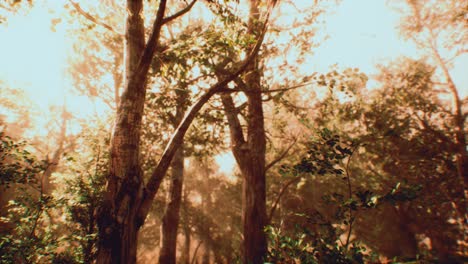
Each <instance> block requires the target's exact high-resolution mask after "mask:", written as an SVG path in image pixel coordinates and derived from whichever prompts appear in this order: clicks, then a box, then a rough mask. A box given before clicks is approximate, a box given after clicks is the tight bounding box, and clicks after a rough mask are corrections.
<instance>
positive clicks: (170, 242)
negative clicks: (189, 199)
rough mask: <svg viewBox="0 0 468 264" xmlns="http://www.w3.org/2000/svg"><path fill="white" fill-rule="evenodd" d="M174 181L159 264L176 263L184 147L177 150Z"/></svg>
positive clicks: (164, 226)
mask: <svg viewBox="0 0 468 264" xmlns="http://www.w3.org/2000/svg"><path fill="white" fill-rule="evenodd" d="M171 168H172V179H171V185H170V188H169V196H170V197H169V203H168V204H167V207H166V212H165V213H164V216H163V219H162V225H161V250H160V252H159V263H168V264H169V263H176V246H177V228H178V226H179V209H180V203H181V200H182V187H183V181H184V151H183V145H182V146H180V147H179V149H178V150H177V152H176V154H175V156H174V159H173V160H172V165H171Z"/></svg>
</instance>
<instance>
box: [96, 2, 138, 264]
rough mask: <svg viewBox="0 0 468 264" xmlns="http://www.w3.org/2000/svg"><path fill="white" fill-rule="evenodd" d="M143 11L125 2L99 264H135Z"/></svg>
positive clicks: (100, 211) (101, 211)
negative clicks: (121, 75) (121, 73)
mask: <svg viewBox="0 0 468 264" xmlns="http://www.w3.org/2000/svg"><path fill="white" fill-rule="evenodd" d="M142 9H143V1H142V0H139V1H132V0H128V2H127V12H128V16H127V22H126V33H125V44H126V58H125V61H126V75H125V91H124V93H123V94H122V98H121V101H120V105H119V108H118V110H117V118H116V121H115V126H114V129H113V135H112V138H111V148H110V168H109V176H108V179H107V187H106V192H105V194H104V202H103V203H104V204H103V205H102V207H101V208H100V210H99V212H98V226H99V246H98V254H97V263H125V264H127V263H129V264H132V263H136V247H137V240H138V230H139V228H140V226H141V224H142V221H141V220H139V219H136V218H137V217H136V215H137V210H138V205H139V204H140V203H141V200H142V199H143V181H142V176H143V175H142V171H141V168H140V161H139V154H140V153H139V147H140V130H141V122H142V116H143V106H144V102H145V92H146V74H145V75H144V76H143V78H138V79H136V78H135V76H136V71H137V69H138V64H139V60H140V57H141V56H142V54H143V51H144V48H145V35H144V25H143V19H142V17H141V13H142Z"/></svg>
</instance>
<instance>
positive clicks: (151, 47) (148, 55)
mask: <svg viewBox="0 0 468 264" xmlns="http://www.w3.org/2000/svg"><path fill="white" fill-rule="evenodd" d="M166 3H167V0H161V1H160V2H159V8H158V12H157V13H156V19H155V20H154V23H153V30H152V31H151V34H150V37H149V38H148V42H147V43H146V47H145V50H144V51H143V55H142V56H141V58H140V62H139V63H138V67H137V69H136V71H135V74H134V76H132V77H133V78H131V79H132V81H136V82H139V81H140V80H141V79H142V78H146V75H147V73H148V70H149V67H150V65H151V61H152V60H153V57H154V54H155V53H156V50H157V47H158V44H159V36H160V35H161V28H162V26H163V20H164V12H165V11H166Z"/></svg>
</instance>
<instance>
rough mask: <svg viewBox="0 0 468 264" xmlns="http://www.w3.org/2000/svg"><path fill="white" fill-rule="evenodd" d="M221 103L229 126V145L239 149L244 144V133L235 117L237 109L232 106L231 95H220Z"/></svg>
mask: <svg viewBox="0 0 468 264" xmlns="http://www.w3.org/2000/svg"><path fill="white" fill-rule="evenodd" d="M221 101H222V103H223V107H224V113H225V114H226V118H227V120H228V124H229V128H230V129H229V131H230V132H231V133H230V136H231V145H232V147H233V148H236V147H240V146H242V145H243V144H244V143H245V138H244V133H243V132H242V126H241V124H240V121H239V117H238V116H237V113H238V112H237V109H236V106H235V105H234V102H233V100H232V97H231V95H229V94H221Z"/></svg>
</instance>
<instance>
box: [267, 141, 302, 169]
mask: <svg viewBox="0 0 468 264" xmlns="http://www.w3.org/2000/svg"><path fill="white" fill-rule="evenodd" d="M296 142H297V138H294V141H293V143H291V145H289V146H288V147H287V148H286V150H285V151H283V153H281V155H279V156H278V157H276V158H275V159H274V160H272V161H271V162H270V163H269V164H268V165H266V166H265V172H267V171H268V170H269V169H271V167H273V166H274V165H275V164H276V163H278V162H280V161H281V160H283V159H284V158H285V157H286V155H288V152H289V151H290V150H291V148H292V147H293V146H294V145H296Z"/></svg>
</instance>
